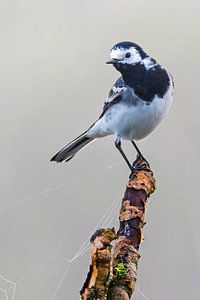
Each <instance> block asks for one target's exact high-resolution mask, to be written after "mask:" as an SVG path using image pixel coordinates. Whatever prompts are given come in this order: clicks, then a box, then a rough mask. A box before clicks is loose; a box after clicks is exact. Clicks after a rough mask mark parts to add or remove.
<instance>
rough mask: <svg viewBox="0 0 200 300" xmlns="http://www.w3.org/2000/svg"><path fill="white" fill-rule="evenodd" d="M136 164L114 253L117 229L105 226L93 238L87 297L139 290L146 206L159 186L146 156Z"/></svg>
mask: <svg viewBox="0 0 200 300" xmlns="http://www.w3.org/2000/svg"><path fill="white" fill-rule="evenodd" d="M133 166H134V167H135V169H136V171H135V172H134V173H132V174H131V175H130V178H129V181H128V183H127V186H126V190H125V193H124V197H123V199H122V203H121V209H120V213H119V221H120V226H119V230H118V232H117V239H116V241H115V245H114V250H113V251H112V254H111V250H110V249H111V247H110V243H111V242H112V240H113V239H115V233H114V229H104V230H103V229H101V230H100V231H97V232H96V233H95V234H94V235H93V237H92V239H91V242H92V266H91V267H90V272H89V273H88V277H87V280H86V282H85V285H84V287H83V289H82V292H81V295H82V299H83V300H88V299H95V300H129V299H130V298H131V295H132V294H133V292H134V290H135V285H136V280H137V273H138V261H139V258H140V254H139V252H138V251H139V246H140V243H141V240H142V229H143V227H144V224H145V222H144V214H145V206H146V203H147V198H148V197H149V196H150V194H151V193H153V192H154V190H155V179H154V177H153V173H152V171H151V169H150V166H149V164H148V162H147V161H146V160H144V159H143V158H140V159H137V160H136V161H135V162H134V164H133ZM108 236H109V238H108ZM105 240H106V242H105Z"/></svg>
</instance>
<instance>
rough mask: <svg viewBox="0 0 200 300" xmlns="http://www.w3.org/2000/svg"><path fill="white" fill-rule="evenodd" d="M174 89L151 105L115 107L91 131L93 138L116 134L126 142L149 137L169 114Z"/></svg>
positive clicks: (144, 103) (118, 105)
mask: <svg viewBox="0 0 200 300" xmlns="http://www.w3.org/2000/svg"><path fill="white" fill-rule="evenodd" d="M172 99H173V98H172V89H169V90H168V92H167V93H166V95H165V96H164V98H163V99H161V98H158V97H157V96H156V97H155V98H154V100H153V101H152V102H150V104H147V103H146V102H145V101H140V102H138V104H137V106H128V105H125V104H123V103H118V104H115V105H113V106H112V107H111V108H110V109H108V110H107V112H106V113H105V114H104V116H103V117H102V119H100V120H99V121H97V122H96V123H95V125H94V126H93V127H92V128H91V129H90V130H89V132H90V133H91V134H90V135H91V136H93V137H103V136H106V135H109V134H115V135H118V136H120V137H121V138H122V139H125V140H139V139H143V138H145V137H146V136H147V135H149V134H150V133H151V132H152V131H153V130H154V129H155V128H156V127H157V125H158V124H159V123H160V122H161V120H162V119H163V117H164V116H165V115H166V113H167V112H168V110H169V108H170V105H171V102H172Z"/></svg>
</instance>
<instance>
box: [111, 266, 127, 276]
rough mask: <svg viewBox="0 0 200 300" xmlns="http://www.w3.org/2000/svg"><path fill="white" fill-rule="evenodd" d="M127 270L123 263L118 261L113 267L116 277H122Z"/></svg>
mask: <svg viewBox="0 0 200 300" xmlns="http://www.w3.org/2000/svg"><path fill="white" fill-rule="evenodd" d="M128 271H129V269H128V268H127V267H126V266H125V265H124V264H123V263H118V264H117V265H116V267H114V273H115V275H117V277H124V276H125V275H126V274H127V273H128Z"/></svg>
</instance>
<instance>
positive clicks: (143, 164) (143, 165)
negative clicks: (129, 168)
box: [131, 141, 149, 171]
mask: <svg viewBox="0 0 200 300" xmlns="http://www.w3.org/2000/svg"><path fill="white" fill-rule="evenodd" d="M131 143H132V144H133V146H134V147H135V149H136V151H137V158H136V160H135V161H134V163H133V167H134V168H135V169H136V170H138V171H139V170H143V169H144V170H145V169H147V168H148V167H149V163H148V161H147V160H146V159H145V158H144V156H143V155H142V153H141V152H140V150H139V148H138V146H137V145H136V143H135V142H134V141H131Z"/></svg>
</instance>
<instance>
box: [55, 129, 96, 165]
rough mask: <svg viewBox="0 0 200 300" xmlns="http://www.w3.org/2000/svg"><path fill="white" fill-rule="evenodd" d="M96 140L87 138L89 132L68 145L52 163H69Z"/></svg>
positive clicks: (56, 155)
mask: <svg viewBox="0 0 200 300" xmlns="http://www.w3.org/2000/svg"><path fill="white" fill-rule="evenodd" d="M93 140H94V139H93V138H89V137H87V131H86V132H84V133H83V134H81V135H80V136H78V137H77V138H76V139H75V140H73V141H72V142H71V143H69V144H67V145H66V146H65V147H64V148H62V149H61V150H60V151H59V152H58V153H56V154H55V155H54V156H53V157H52V158H51V161H56V162H62V161H69V160H70V159H72V157H73V156H74V155H75V154H76V153H77V152H78V151H79V150H81V149H82V148H83V147H85V146H86V145H87V144H88V143H90V142H92V141H93Z"/></svg>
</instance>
